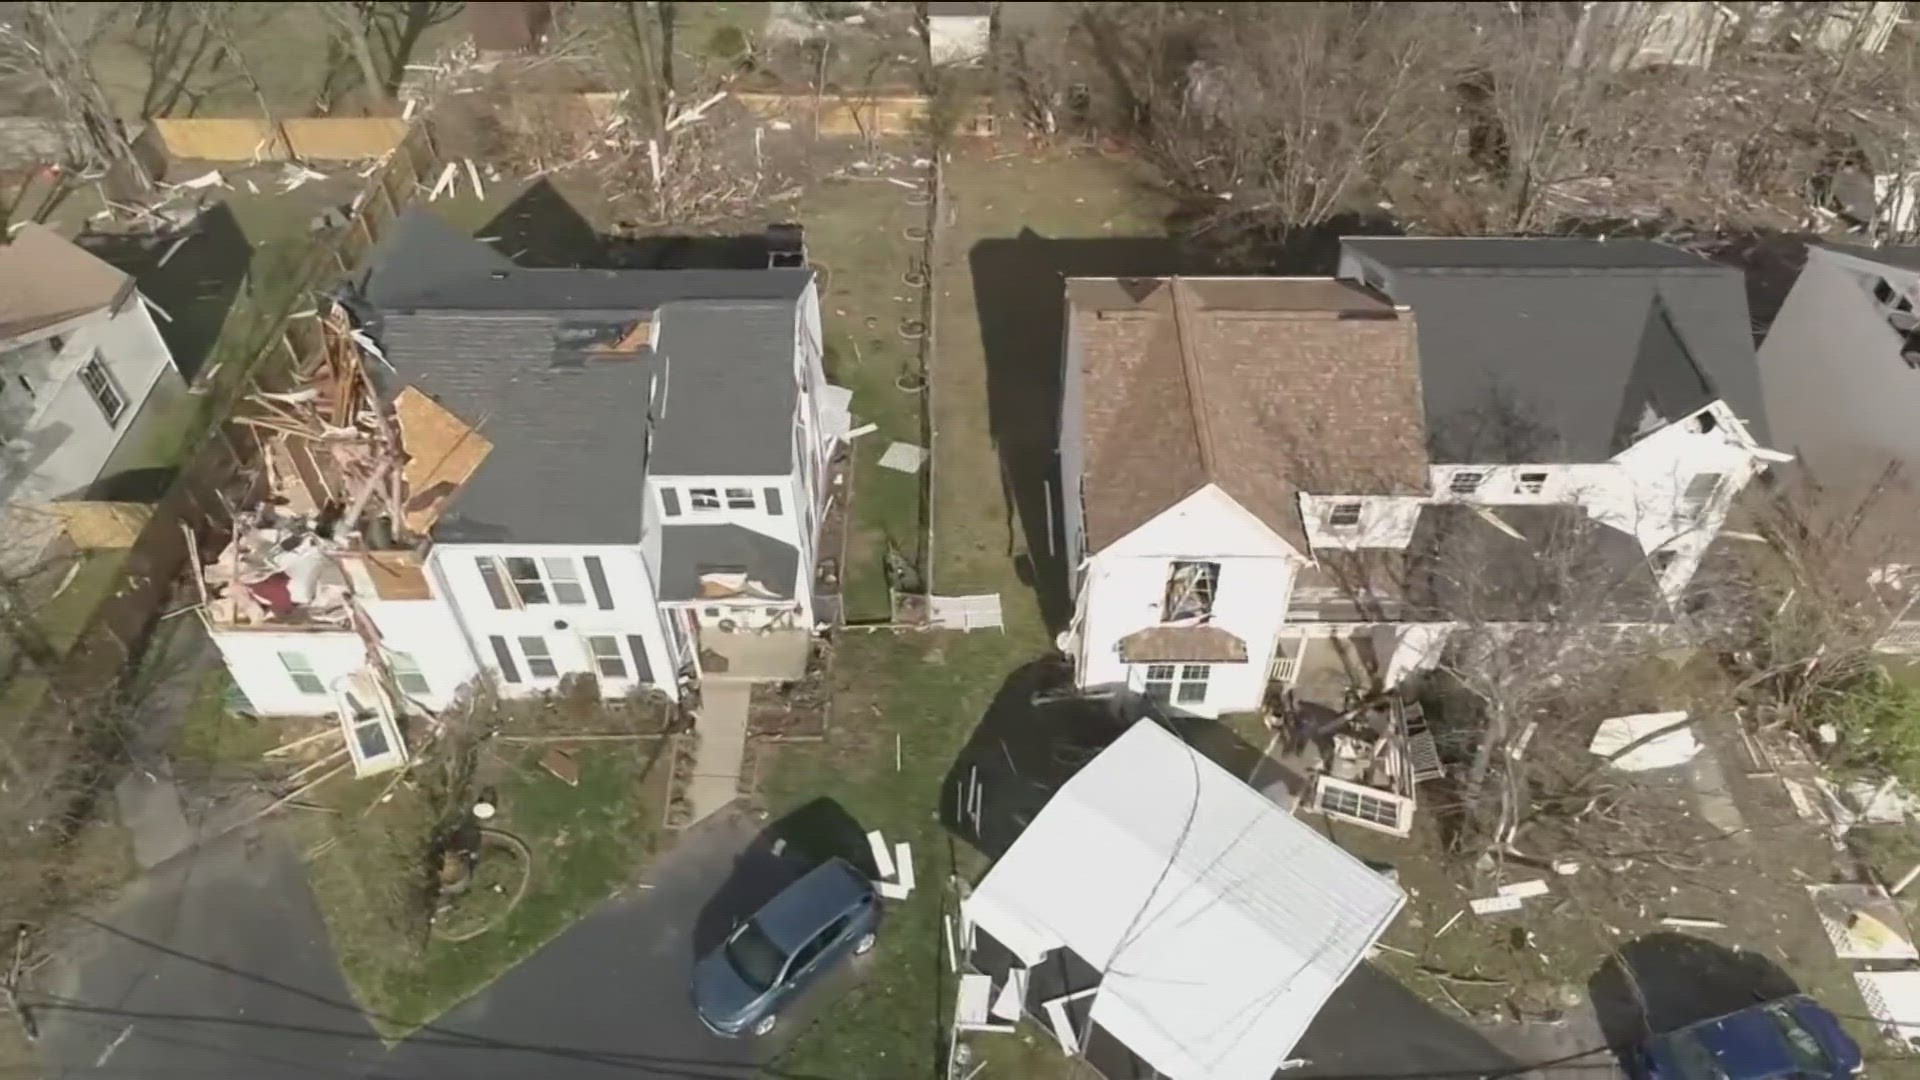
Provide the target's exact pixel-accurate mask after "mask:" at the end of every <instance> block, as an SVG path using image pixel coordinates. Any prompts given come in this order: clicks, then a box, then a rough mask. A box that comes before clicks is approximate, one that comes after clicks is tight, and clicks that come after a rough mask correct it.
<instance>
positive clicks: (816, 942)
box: [693, 859, 880, 1038]
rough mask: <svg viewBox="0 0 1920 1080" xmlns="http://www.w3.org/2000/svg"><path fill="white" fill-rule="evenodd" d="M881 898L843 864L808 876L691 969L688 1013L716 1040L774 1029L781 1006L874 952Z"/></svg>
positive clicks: (820, 868)
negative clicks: (840, 967) (849, 961)
mask: <svg viewBox="0 0 1920 1080" xmlns="http://www.w3.org/2000/svg"><path fill="white" fill-rule="evenodd" d="M879 929H880V899H879V897H878V896H876V895H875V894H874V890H873V883H872V882H871V881H868V880H867V878H866V875H864V874H862V873H860V871H858V870H856V869H854V867H853V865H852V864H851V863H848V862H847V861H846V860H845V859H834V860H833V861H831V862H828V863H823V864H821V865H820V866H816V867H814V868H813V869H812V870H810V871H808V872H807V875H806V876H805V877H803V878H801V879H800V880H798V881H796V882H794V883H793V884H791V885H789V886H787V887H786V888H785V889H783V890H781V892H780V895H778V896H776V897H774V898H773V899H772V900H769V901H768V902H767V905H766V906H765V907H763V908H761V909H760V910H759V911H758V912H755V913H754V915H753V917H752V918H750V919H747V920H745V921H744V922H742V923H741V924H740V925H739V926H736V927H734V928H733V932H732V933H731V934H728V935H727V940H726V941H725V942H723V943H721V945H720V947H719V948H717V949H715V950H714V951H713V952H711V953H709V954H707V955H706V956H704V957H702V958H701V959H700V960H699V962H698V963H696V964H694V967H693V1007H694V1011H695V1012H697V1013H699V1015H700V1022H701V1023H703V1024H705V1025H707V1027H708V1028H709V1029H710V1030H712V1031H713V1032H714V1034H716V1035H725V1036H727V1037H728V1038H735V1037H738V1036H741V1035H746V1034H749V1033H751V1034H754V1035H765V1034H767V1033H768V1032H770V1031H772V1030H773V1026H774V1023H775V1022H776V1020H777V1019H778V1016H779V1009H780V1005H781V1003H782V1002H784V1001H785V1000H787V999H788V998H789V997H792V996H793V995H794V994H795V993H797V992H799V990H800V989H801V988H803V987H805V986H806V985H807V984H808V983H811V982H813V981H814V980H815V979H818V978H819V977H820V976H821V975H823V974H825V973H826V972H828V971H830V970H832V969H833V967H834V965H836V964H838V963H840V962H842V961H843V960H845V959H846V958H848V957H850V956H858V955H860V954H861V953H864V952H866V951H867V950H869V949H871V948H873V943H874V941H875V935H876V934H877V933H878V931H879Z"/></svg>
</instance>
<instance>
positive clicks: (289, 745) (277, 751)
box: [260, 726, 341, 758]
mask: <svg viewBox="0 0 1920 1080" xmlns="http://www.w3.org/2000/svg"><path fill="white" fill-rule="evenodd" d="M340 736H341V731H340V728H339V727H337V726H334V727H325V728H321V729H320V730H319V731H316V732H314V733H313V734H311V735H303V736H301V737H300V738H298V739H295V740H293V741H292V742H286V743H281V744H280V745H279V746H276V747H274V748H273V749H271V750H269V751H267V752H266V753H264V754H261V755H260V756H261V757H268V758H270V757H279V756H280V755H281V754H287V753H292V752H293V751H295V750H298V749H300V748H301V747H303V746H307V745H310V744H312V743H317V742H319V741H320V740H322V739H337V738H339V737H340Z"/></svg>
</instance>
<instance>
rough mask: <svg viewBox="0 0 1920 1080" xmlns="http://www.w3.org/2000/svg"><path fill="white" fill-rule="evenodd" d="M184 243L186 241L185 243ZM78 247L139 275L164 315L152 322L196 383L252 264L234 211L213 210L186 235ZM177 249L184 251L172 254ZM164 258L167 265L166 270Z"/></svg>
mask: <svg viewBox="0 0 1920 1080" xmlns="http://www.w3.org/2000/svg"><path fill="white" fill-rule="evenodd" d="M181 236H185V237H186V241H185V242H184V243H180V238H181ZM74 243H75V244H77V245H79V246H80V247H81V248H82V249H83V250H85V251H87V252H89V253H91V254H92V255H94V256H95V257H97V258H99V259H101V260H102V261H104V262H106V263H108V264H110V265H112V266H114V267H116V268H118V269H120V270H123V271H125V272H126V273H129V274H131V275H133V279H134V283H135V284H136V285H137V286H138V287H139V289H140V292H141V295H143V296H145V297H146V298H147V299H149V300H151V301H153V303H154V304H155V306H157V307H159V309H160V310H161V311H164V312H166V315H165V317H160V318H156V319H154V322H155V323H156V324H157V325H158V326H159V328H160V336H161V338H162V339H164V340H165V341H166V343H167V348H168V349H169V350H170V351H171V352H172V353H173V361H174V363H175V364H176V365H178V367H179V368H180V375H181V377H182V378H184V379H186V380H187V381H188V382H189V383H191V382H192V381H193V379H194V376H195V375H196V374H198V373H199V371H200V369H201V368H202V367H203V366H205V364H206V360H207V357H208V356H209V355H210V354H211V353H212V352H213V347H214V343H215V342H216V341H217V340H218V339H219V337H220V328H221V327H222V326H223V325H224V324H225V323H226V319H227V312H228V310H229V309H231V308H232V307H233V304H234V301H235V300H236V299H237V298H238V297H239V295H240V290H241V287H242V286H243V285H244V284H245V282H246V280H247V272H248V270H249V269H251V268H252V264H253V257H254V251H253V245H252V244H250V243H248V242H247V235H246V233H245V232H243V231H242V230H241V228H240V222H239V221H238V220H237V219H236V218H235V217H234V216H233V211H232V209H230V208H229V207H228V206H227V204H225V203H214V204H213V205H212V206H210V207H208V208H207V209H206V210H205V211H204V212H202V213H201V214H200V216H199V217H198V218H196V219H195V220H194V223H193V225H192V226H190V227H189V228H188V229H187V231H186V232H184V233H174V234H159V235H153V234H144V235H133V234H123V233H96V232H82V233H81V234H80V235H79V236H77V237H75V238H74ZM176 243H179V245H180V246H179V249H178V250H174V245H175V244H176ZM169 251H172V252H173V255H172V257H171V258H168V257H167V253H168V252H169ZM162 259H166V265H165V266H162V265H160V261H161V260H162Z"/></svg>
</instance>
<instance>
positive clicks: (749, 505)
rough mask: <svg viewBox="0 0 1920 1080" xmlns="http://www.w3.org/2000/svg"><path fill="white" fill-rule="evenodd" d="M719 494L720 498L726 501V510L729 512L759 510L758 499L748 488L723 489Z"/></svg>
mask: <svg viewBox="0 0 1920 1080" xmlns="http://www.w3.org/2000/svg"><path fill="white" fill-rule="evenodd" d="M720 494H721V497H722V498H723V499H724V500H725V501H726V504H727V509H729V510H758V509H760V502H759V498H758V496H756V495H755V494H754V490H753V489H752V488H750V487H738V488H736V487H730V488H725V489H723V490H722V491H721V493H720Z"/></svg>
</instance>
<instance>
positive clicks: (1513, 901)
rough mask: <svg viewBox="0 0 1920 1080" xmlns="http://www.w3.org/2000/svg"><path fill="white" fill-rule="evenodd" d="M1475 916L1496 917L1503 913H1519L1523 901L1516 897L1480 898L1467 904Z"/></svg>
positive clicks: (1494, 896) (1495, 896) (1496, 896)
mask: <svg viewBox="0 0 1920 1080" xmlns="http://www.w3.org/2000/svg"><path fill="white" fill-rule="evenodd" d="M1467 906H1468V907H1470V908H1472V909H1473V913H1474V914H1475V915H1497V914H1499V913H1500V912H1503V911H1519V910H1520V908H1521V907H1522V906H1523V901H1522V900H1521V899H1520V898H1519V897H1517V896H1501V895H1498V894H1496V895H1493V896H1482V897H1480V898H1478V899H1475V900H1470V901H1468V902H1467Z"/></svg>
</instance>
